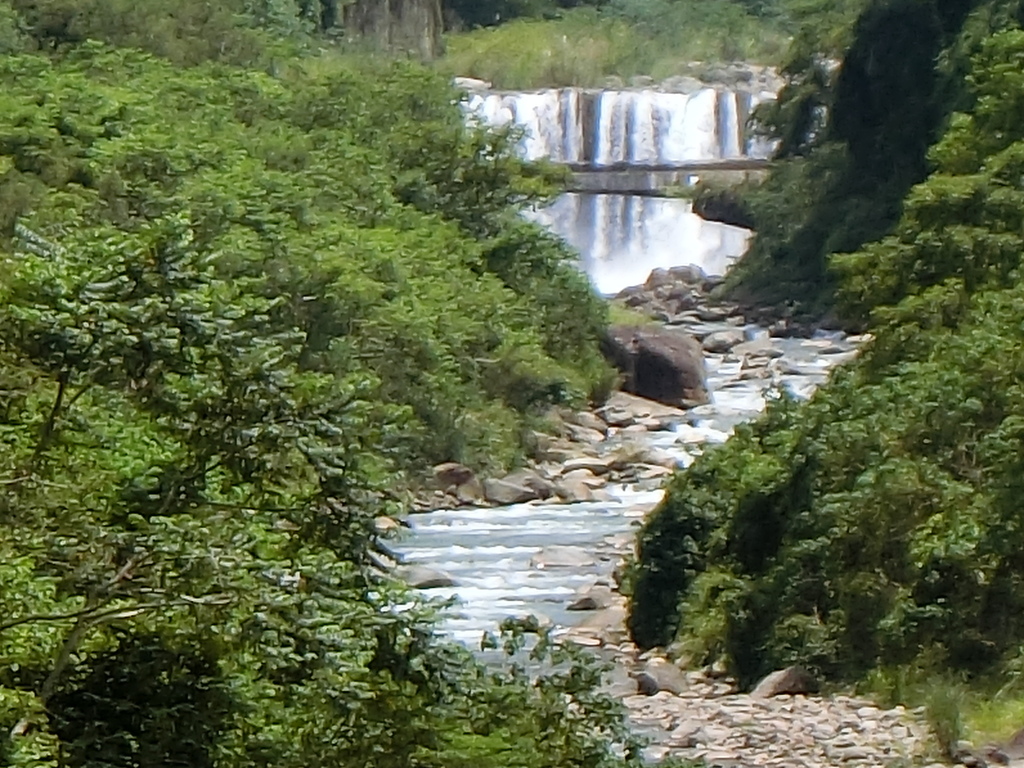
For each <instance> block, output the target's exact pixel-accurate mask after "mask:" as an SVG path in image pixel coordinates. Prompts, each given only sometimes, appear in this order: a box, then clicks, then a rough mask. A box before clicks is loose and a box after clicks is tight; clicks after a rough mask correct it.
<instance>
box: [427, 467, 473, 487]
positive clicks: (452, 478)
mask: <svg viewBox="0 0 1024 768" xmlns="http://www.w3.org/2000/svg"><path fill="white" fill-rule="evenodd" d="M475 477H476V475H475V474H474V473H473V470H472V469H470V468H469V467H467V466H466V465H465V464H459V463H458V462H455V461H446V462H444V463H443V464H438V465H437V466H436V467H434V478H435V479H436V480H437V482H438V484H439V485H440V486H441V487H442V488H448V487H449V486H452V485H455V486H459V485H462V484H464V483H468V482H469V481H470V480H472V479H473V478H475Z"/></svg>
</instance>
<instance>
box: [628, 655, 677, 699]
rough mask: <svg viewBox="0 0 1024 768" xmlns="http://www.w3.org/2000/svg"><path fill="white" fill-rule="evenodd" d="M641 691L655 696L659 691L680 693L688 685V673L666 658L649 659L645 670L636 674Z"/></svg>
mask: <svg viewBox="0 0 1024 768" xmlns="http://www.w3.org/2000/svg"><path fill="white" fill-rule="evenodd" d="M636 682H637V685H638V686H639V688H640V692H641V693H645V694H647V695H648V696H653V695H654V694H656V693H658V692H659V691H668V692H669V693H674V694H675V695H677V696H678V695H679V694H681V693H683V692H684V691H685V690H686V689H687V688H688V687H689V683H688V682H687V680H686V675H685V674H684V673H683V671H682V670H681V669H679V667H677V666H676V665H675V664H672V663H671V662H669V661H666V660H665V659H658V658H654V659H651V660H650V661H648V662H647V663H646V664H645V665H644V668H643V670H642V671H641V672H640V673H639V674H637V676H636Z"/></svg>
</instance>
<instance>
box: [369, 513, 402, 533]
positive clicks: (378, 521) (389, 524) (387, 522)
mask: <svg viewBox="0 0 1024 768" xmlns="http://www.w3.org/2000/svg"><path fill="white" fill-rule="evenodd" d="M401 527H402V524H401V523H400V522H398V521H397V520H395V518H393V517H388V516H387V515H381V516H380V517H377V518H375V519H374V521H373V530H374V531H376V533H377V535H378V536H386V535H387V534H389V533H393V532H395V531H397V530H400V529H401Z"/></svg>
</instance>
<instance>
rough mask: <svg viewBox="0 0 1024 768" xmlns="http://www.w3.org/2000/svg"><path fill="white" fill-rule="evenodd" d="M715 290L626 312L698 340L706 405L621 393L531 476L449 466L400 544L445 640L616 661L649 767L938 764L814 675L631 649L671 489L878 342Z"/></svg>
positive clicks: (566, 425) (659, 278) (652, 300)
mask: <svg viewBox="0 0 1024 768" xmlns="http://www.w3.org/2000/svg"><path fill="white" fill-rule="evenodd" d="M673 272H674V274H673ZM710 287H713V285H708V284H707V281H706V280H705V279H704V278H703V276H702V275H699V274H696V273H694V272H693V270H687V269H681V270H674V271H668V272H664V273H660V272H659V273H655V274H652V276H651V279H650V280H648V282H647V284H646V285H645V286H642V287H638V288H635V289H628V290H627V291H625V292H623V294H622V296H621V297H620V300H622V301H626V302H629V304H630V306H632V307H634V308H635V309H638V310H639V311H642V312H645V313H647V314H648V315H649V316H650V317H652V318H654V319H656V320H657V321H659V322H658V324H656V325H654V326H652V327H653V328H656V329H658V332H662V331H663V330H664V329H665V328H669V329H671V332H673V333H679V334H685V335H687V336H689V337H692V339H693V340H694V343H695V344H696V345H697V348H698V349H699V350H701V356H702V357H703V360H702V362H703V366H704V369H705V370H704V378H705V381H704V384H705V388H706V393H705V396H704V397H703V398H699V399H703V400H705V402H703V403H701V404H699V405H698V404H692V403H691V404H690V406H691V407H685V408H684V407H675V406H674V405H670V404H666V403H659V402H654V401H651V400H648V399H644V398H641V397H639V396H637V395H636V394H629V393H625V392H620V393H616V394H615V395H614V396H613V397H612V398H611V399H610V400H609V401H608V402H607V403H606V404H604V405H603V406H602V407H601V408H599V409H597V410H595V411H592V412H583V413H569V412H561V413H558V414H553V419H552V424H553V427H554V429H553V432H554V434H551V435H538V436H537V460H536V462H535V463H534V464H533V465H532V466H531V467H529V468H528V469H525V470H521V471H520V472H517V473H513V474H512V475H510V476H506V477H499V478H477V477H476V476H475V475H473V473H472V472H470V471H469V470H468V469H467V468H465V467H461V466H460V465H454V464H449V465H442V466H440V467H438V468H437V469H436V470H435V475H436V478H437V481H438V487H437V490H436V491H435V492H434V493H432V494H430V495H429V496H427V497H424V498H423V499H421V502H420V506H421V508H422V509H430V508H435V511H430V512H425V513H421V514H416V515H413V516H411V518H410V520H409V525H410V526H411V529H412V534H411V536H408V537H407V538H406V539H405V540H404V541H402V542H400V543H399V545H398V549H399V551H400V553H401V555H402V556H403V558H404V560H405V561H406V563H407V565H406V566H405V568H406V571H405V573H406V575H407V577H409V578H410V581H411V582H414V583H418V584H419V586H421V587H430V588H431V592H432V593H434V594H437V595H438V596H441V597H448V596H453V597H457V598H458V599H459V600H460V601H461V602H460V605H459V606H458V607H457V608H456V609H455V610H454V611H453V612H452V614H451V615H450V618H449V619H448V621H447V623H446V628H447V630H448V631H449V632H450V633H451V634H453V635H454V636H455V637H457V638H458V639H460V640H463V641H464V642H467V643H469V644H475V643H476V642H477V641H478V640H479V637H480V634H481V632H483V631H485V630H493V629H494V627H495V625H496V624H497V622H499V621H500V620H501V619H503V618H505V617H507V616H523V615H527V614H533V615H537V616H539V617H540V618H541V619H542V621H543V622H545V623H547V624H550V625H552V626H553V627H554V628H555V631H556V632H557V633H559V634H560V635H561V636H562V637H563V638H564V639H565V641H567V642H575V643H578V644H580V645H583V646H585V647H588V648H592V649H594V652H595V653H598V654H600V655H601V656H602V657H604V658H606V659H609V660H611V661H612V662H613V663H614V669H615V671H614V673H613V674H612V676H611V679H610V680H609V682H608V689H609V691H610V692H611V693H613V694H614V695H615V696H616V697H617V698H619V699H620V700H622V701H623V703H624V704H625V705H626V707H627V709H628V711H629V715H630V718H631V720H632V722H633V723H634V725H635V727H636V728H637V729H638V730H639V731H640V732H641V733H643V734H644V735H646V736H647V737H649V738H650V740H651V746H650V747H649V748H648V756H649V757H650V758H651V759H652V760H655V761H656V760H659V759H662V758H664V757H665V756H667V755H672V756H676V757H681V758H686V759H694V760H699V761H703V762H704V763H706V764H708V765H720V766H733V765H735V766H740V765H742V766H869V765H870V766H882V765H886V766H897V765H899V766H904V765H926V764H928V758H929V755H931V754H933V753H934V745H933V743H932V741H931V739H930V737H929V734H928V729H927V728H926V726H925V724H924V722H923V718H922V714H921V713H920V712H909V711H906V710H904V709H902V708H895V709H889V710H884V709H880V708H879V707H877V706H875V705H874V704H873V703H872V702H870V701H868V700H865V699H859V698H856V697H851V696H844V695H827V696H826V695H818V694H815V693H813V691H814V690H815V686H814V685H813V684H812V681H808V680H807V679H806V676H803V675H801V673H800V671H799V670H796V671H794V670H790V671H788V672H787V675H788V677H787V676H786V675H781V677H782V678H783V679H782V682H781V684H780V682H779V680H776V681H775V682H774V683H770V681H769V682H768V683H766V684H765V686H762V687H761V688H760V690H755V691H753V692H751V693H743V692H740V691H738V690H737V689H736V686H735V684H734V682H733V681H731V680H730V679H728V678H726V677H723V676H722V675H720V674H719V673H718V671H717V670H714V669H705V670H686V669H683V668H682V667H680V666H677V664H676V663H675V662H674V661H673V660H670V659H669V658H667V656H666V655H665V654H664V653H663V652H648V653H646V654H640V653H639V652H638V650H637V649H636V648H635V647H634V646H633V645H632V643H631V642H630V641H629V639H628V635H627V632H626V628H625V619H626V601H625V598H624V597H622V596H621V595H620V594H619V593H618V591H617V583H618V582H617V577H618V568H619V566H620V564H621V562H622V560H623V559H624V558H625V557H627V556H629V555H630V553H631V552H632V547H633V542H634V539H635V533H636V528H637V526H638V525H640V524H641V523H642V520H643V518H644V516H645V515H646V514H647V513H648V512H649V511H650V510H651V509H653V507H654V506H655V505H656V504H657V502H658V501H659V500H660V498H661V490H660V488H661V485H662V483H663V482H664V479H665V477H666V476H667V475H669V474H670V473H671V472H672V471H674V470H675V469H676V468H680V467H686V466H688V465H689V464H690V463H691V462H692V461H693V460H694V458H696V457H697V456H699V455H700V454H701V453H703V452H705V451H707V450H713V449H714V446H715V445H716V444H719V443H722V442H724V441H725V440H726V439H727V438H728V436H729V434H730V432H731V431H732V429H733V428H734V427H735V426H736V425H737V424H738V423H741V422H743V421H746V420H749V419H752V418H755V417H756V416H757V415H758V414H759V413H760V412H761V411H762V410H763V409H764V408H765V405H766V402H767V401H768V400H770V399H771V398H772V397H775V396H777V395H778V393H779V392H780V391H781V390H787V391H788V392H790V393H791V394H793V395H795V396H797V397H807V396H809V395H810V394H811V393H812V392H813V391H814V389H815V388H816V387H817V386H819V385H821V384H822V383H823V382H824V381H825V380H826V378H827V376H828V374H829V371H830V370H831V369H832V368H834V367H835V366H836V365H838V364H841V363H842V362H845V361H848V360H850V359H852V358H853V357H854V356H855V355H856V354H857V349H858V347H859V346H860V345H861V344H863V343H865V342H866V341H868V340H869V339H866V338H850V337H847V336H845V335H844V334H842V333H841V332H817V333H810V334H807V333H806V330H807V329H793V328H790V327H786V326H785V325H784V324H780V325H776V326H775V327H773V328H767V327H762V326H759V325H756V324H753V323H749V322H747V317H746V316H745V315H744V314H743V313H742V312H741V310H740V308H738V307H735V306H730V305H722V304H716V303H713V302H711V301H710V300H709V299H708V298H707V289H708V288H710ZM794 330H796V331H798V332H799V331H804V332H805V333H804V335H793V332H794ZM683 404H684V403H680V405H683Z"/></svg>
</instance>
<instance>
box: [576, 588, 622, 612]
mask: <svg viewBox="0 0 1024 768" xmlns="http://www.w3.org/2000/svg"><path fill="white" fill-rule="evenodd" d="M576 595H577V596H576V599H575V600H573V601H572V602H571V603H569V607H568V608H567V610H570V611H599V610H601V609H603V608H607V607H609V606H610V605H611V604H612V590H611V587H608V586H601V585H597V584H595V585H593V586H591V587H586V588H584V589H582V590H580V591H579V592H577V593H576Z"/></svg>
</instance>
